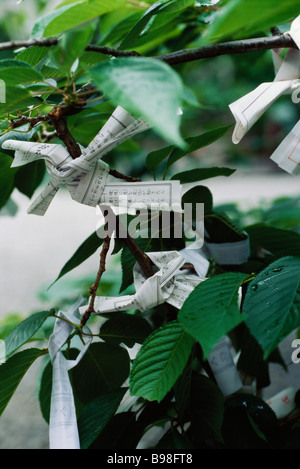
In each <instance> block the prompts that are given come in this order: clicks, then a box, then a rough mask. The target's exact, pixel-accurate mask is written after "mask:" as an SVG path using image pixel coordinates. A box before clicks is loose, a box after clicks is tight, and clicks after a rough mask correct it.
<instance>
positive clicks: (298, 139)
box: [271, 121, 300, 176]
mask: <svg viewBox="0 0 300 469" xmlns="http://www.w3.org/2000/svg"><path fill="white" fill-rule="evenodd" d="M271 160H273V161H275V163H277V164H278V166H279V167H280V168H282V169H284V170H285V171H287V172H288V173H290V174H293V175H294V176H297V175H298V174H299V173H300V121H299V122H298V123H297V124H296V125H295V127H294V128H293V129H292V130H291V132H290V133H289V134H288V135H287V136H286V137H285V139H284V140H283V141H282V142H281V144H280V145H279V146H278V147H277V149H276V150H275V151H274V153H273V154H272V155H271Z"/></svg>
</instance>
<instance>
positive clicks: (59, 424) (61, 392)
mask: <svg viewBox="0 0 300 469" xmlns="http://www.w3.org/2000/svg"><path fill="white" fill-rule="evenodd" d="M82 303H83V301H82V299H80V300H79V301H78V302H77V303H76V304H75V305H74V306H73V307H72V308H71V310H70V311H69V312H67V313H65V312H62V311H60V312H59V313H58V315H59V316H60V317H61V318H62V317H65V318H66V319H67V320H68V321H70V322H71V323H74V324H79V323H80V317H79V315H78V308H79V306H80V305H82ZM73 330H74V327H73V326H72V324H70V323H69V322H66V321H64V320H63V319H56V322H55V326H54V331H53V333H52V335H51V336H50V338H49V346H48V350H49V355H50V358H51V362H52V366H53V374H52V392H51V407H50V422H49V445H50V449H80V441H79V435H78V428H77V419H76V409H75V403H74V397H73V390H72V386H71V383H70V380H69V374H68V371H69V370H70V369H72V368H74V366H76V365H77V364H78V363H79V361H80V360H81V358H82V357H83V355H84V353H85V352H86V351H87V349H88V347H89V345H90V343H91V340H92V339H89V340H88V341H87V343H86V344H85V345H84V347H83V348H82V350H81V352H80V353H79V355H78V356H77V358H76V360H67V359H66V358H65V357H64V355H63V352H62V350H61V348H62V347H63V345H64V344H65V343H66V341H67V339H68V337H69V336H70V333H71V332H72V331H73ZM84 332H87V333H90V332H91V331H90V330H89V329H88V327H86V326H85V330H84Z"/></svg>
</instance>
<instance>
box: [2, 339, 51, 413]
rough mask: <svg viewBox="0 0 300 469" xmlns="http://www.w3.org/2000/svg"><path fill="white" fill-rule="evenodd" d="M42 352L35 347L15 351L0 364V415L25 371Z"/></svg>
mask: <svg viewBox="0 0 300 469" xmlns="http://www.w3.org/2000/svg"><path fill="white" fill-rule="evenodd" d="M44 353H45V352H44V351H43V350H40V349H36V348H31V349H27V350H24V351H23V352H20V353H17V354H16V355H14V356H13V357H11V358H10V359H9V360H8V361H7V362H6V363H4V364H3V365H1V366H0V383H1V386H0V415H2V413H3V411H4V410H5V408H6V406H7V404H8V403H9V401H10V399H11V398H12V396H13V394H14V392H15V390H16V389H17V387H18V385H19V384H20V381H21V380H22V378H23V376H24V375H25V373H26V371H27V370H28V369H29V368H30V366H31V365H32V363H33V362H34V361H35V360H36V359H37V358H38V357H40V356H41V355H44Z"/></svg>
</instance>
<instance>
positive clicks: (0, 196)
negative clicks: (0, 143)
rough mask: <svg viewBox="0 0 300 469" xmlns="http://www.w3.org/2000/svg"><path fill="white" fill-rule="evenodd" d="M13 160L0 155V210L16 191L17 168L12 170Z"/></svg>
mask: <svg viewBox="0 0 300 469" xmlns="http://www.w3.org/2000/svg"><path fill="white" fill-rule="evenodd" d="M11 164H12V158H11V156H9V155H6V154H5V153H0V208H1V207H3V206H4V205H5V204H6V202H7V200H8V199H9V196H10V194H11V193H12V191H13V189H14V178H15V174H16V171H17V168H14V169H13V168H11V167H10V165H11Z"/></svg>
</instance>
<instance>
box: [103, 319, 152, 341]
mask: <svg viewBox="0 0 300 469" xmlns="http://www.w3.org/2000/svg"><path fill="white" fill-rule="evenodd" d="M152 332H153V329H152V327H151V326H150V324H149V322H148V321H146V319H144V318H143V317H141V316H137V315H132V314H126V313H115V314H113V315H112V316H111V317H110V319H108V320H107V321H106V322H105V323H104V324H103V326H101V329H100V333H99V337H100V339H103V340H105V341H106V342H109V343H111V344H113V345H119V344H120V343H123V344H125V345H127V347H133V346H134V344H135V343H138V344H142V343H143V342H144V340H145V339H146V338H147V337H148V336H149V335H150V334H151V333H152Z"/></svg>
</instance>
